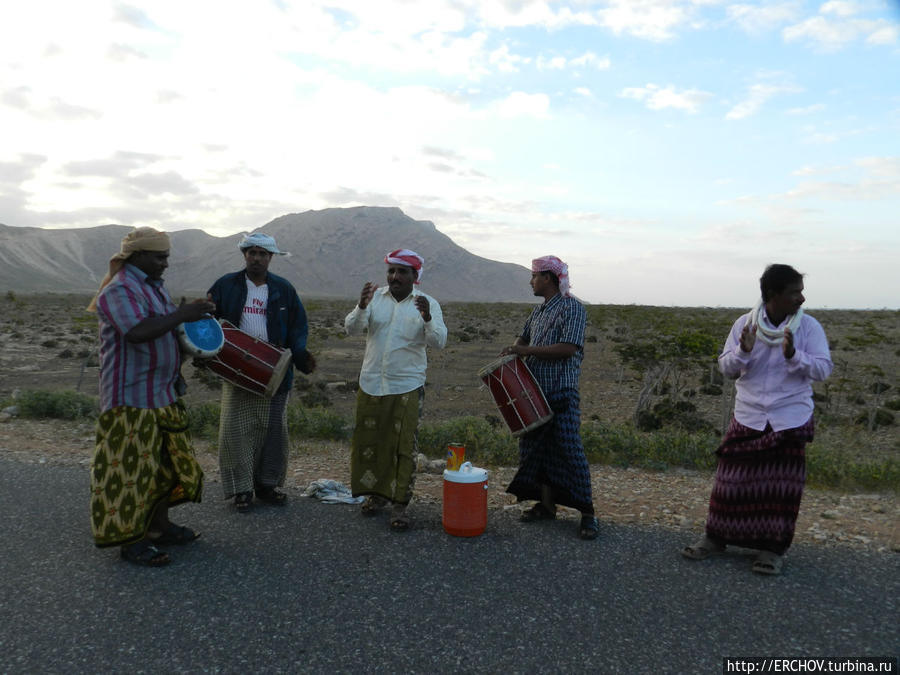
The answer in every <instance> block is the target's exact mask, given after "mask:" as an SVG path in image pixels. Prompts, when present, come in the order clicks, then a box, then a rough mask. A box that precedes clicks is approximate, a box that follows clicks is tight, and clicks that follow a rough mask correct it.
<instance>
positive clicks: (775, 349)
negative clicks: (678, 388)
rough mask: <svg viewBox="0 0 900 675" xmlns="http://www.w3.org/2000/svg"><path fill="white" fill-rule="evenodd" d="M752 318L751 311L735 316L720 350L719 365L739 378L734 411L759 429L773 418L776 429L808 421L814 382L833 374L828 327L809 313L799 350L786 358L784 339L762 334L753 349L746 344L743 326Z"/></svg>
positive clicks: (803, 319) (803, 321) (802, 322)
mask: <svg viewBox="0 0 900 675" xmlns="http://www.w3.org/2000/svg"><path fill="white" fill-rule="evenodd" d="M749 320H750V314H749V313H748V314H745V315H744V316H742V317H741V318H739V319H738V320H737V321H735V323H734V325H733V326H732V327H731V333H730V334H729V335H728V339H727V340H726V341H725V348H724V349H723V350H722V353H721V354H720V355H719V370H721V371H722V373H723V374H724V375H725V376H726V377H731V378H734V377H737V378H738V379H737V382H736V386H737V400H736V401H735V404H734V417H735V419H736V420H737V421H738V422H740V423H741V424H743V425H744V426H748V427H750V428H751V429H757V430H759V431H762V430H763V429H765V428H766V424H767V423H768V424H771V425H772V429H773V430H774V431H782V430H784V429H794V428H796V427H799V426H802V425H803V424H804V423H805V422H806V421H807V420H808V419H809V417H810V415H812V413H813V400H812V382H821V381H822V380H824V379H825V378H827V377H828V376H829V375H831V369H832V368H833V367H834V366H833V364H832V362H831V353H830V352H829V350H828V339H827V338H826V337H825V331H824V330H822V325H821V324H820V323H819V322H818V321H816V320H815V319H814V318H812V317H811V316H809V315H808V314H804V315H803V316H802V317H801V319H800V325H799V326H797V330H796V331H795V332H794V349H795V350H796V353H795V354H794V356H793V357H792V358H790V359H786V358H784V354H783V353H782V351H781V345H780V344H779V345H776V346H769V345H767V344H766V343H765V342H763V341H762V340H760V339H759V338H757V340H756V343H755V344H754V345H753V349H752V350H751V351H750V352H744V351H742V350H741V345H740V339H741V330H742V329H743V328H744V324H745V323H747V321H749ZM763 321H766V322H767V325H769V327H771V328H781V329H782V330H783V329H784V327H785V325H786V323H782V324H781V325H780V326H771V324H768V318H765V317H764V318H763Z"/></svg>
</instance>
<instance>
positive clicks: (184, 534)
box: [151, 523, 200, 546]
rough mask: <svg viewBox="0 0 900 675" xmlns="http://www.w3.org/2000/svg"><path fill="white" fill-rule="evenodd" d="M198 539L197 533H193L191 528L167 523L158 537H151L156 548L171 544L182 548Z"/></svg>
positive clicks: (198, 534)
mask: <svg viewBox="0 0 900 675" xmlns="http://www.w3.org/2000/svg"><path fill="white" fill-rule="evenodd" d="M199 538H200V533H199V532H194V531H193V530H192V529H191V528H189V527H184V526H183V525H176V524H175V523H169V525H168V526H167V527H166V529H165V530H163V531H162V533H161V534H160V535H159V536H157V537H155V538H153V537H151V541H152V542H153V544H155V545H158V546H169V545H171V544H175V545H176V546H183V545H184V544H190V543H191V542H192V541H195V540H196V539H199Z"/></svg>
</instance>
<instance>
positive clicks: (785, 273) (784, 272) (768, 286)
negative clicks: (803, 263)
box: [759, 264, 803, 302]
mask: <svg viewBox="0 0 900 675" xmlns="http://www.w3.org/2000/svg"><path fill="white" fill-rule="evenodd" d="M801 281H803V275H802V274H800V272H798V271H797V270H795V269H794V268H793V267H791V266H790V265H779V264H775V265H769V266H768V267H767V268H766V271H765V272H763V275H762V276H761V277H760V278H759V290H760V291H761V292H762V299H763V302H768V301H769V300H771V299H772V296H773V295H777V294H778V293H781V291H783V290H784V289H785V288H787V287H788V286H789V285H791V284H796V283H798V282H801Z"/></svg>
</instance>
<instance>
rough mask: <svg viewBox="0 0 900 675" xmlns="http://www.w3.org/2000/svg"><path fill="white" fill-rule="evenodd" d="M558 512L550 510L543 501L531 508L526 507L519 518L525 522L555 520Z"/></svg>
mask: <svg viewBox="0 0 900 675" xmlns="http://www.w3.org/2000/svg"><path fill="white" fill-rule="evenodd" d="M555 519H556V512H555V511H550V510H549V509H548V508H547V507H546V506H544V505H543V504H542V503H541V502H538V503H537V504H535V505H534V506H532V507H531V508H530V509H525V510H524V511H522V515H521V516H519V520H521V521H522V522H523V523H533V522H535V521H536V520H555Z"/></svg>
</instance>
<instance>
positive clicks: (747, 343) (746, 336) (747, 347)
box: [741, 321, 756, 354]
mask: <svg viewBox="0 0 900 675" xmlns="http://www.w3.org/2000/svg"><path fill="white" fill-rule="evenodd" d="M754 344H756V326H751V325H750V322H749V321H747V323H745V324H744V328H743V329H742V330H741V351H742V352H745V353H748V354H749V353H750V352H752V351H753V345H754Z"/></svg>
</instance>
